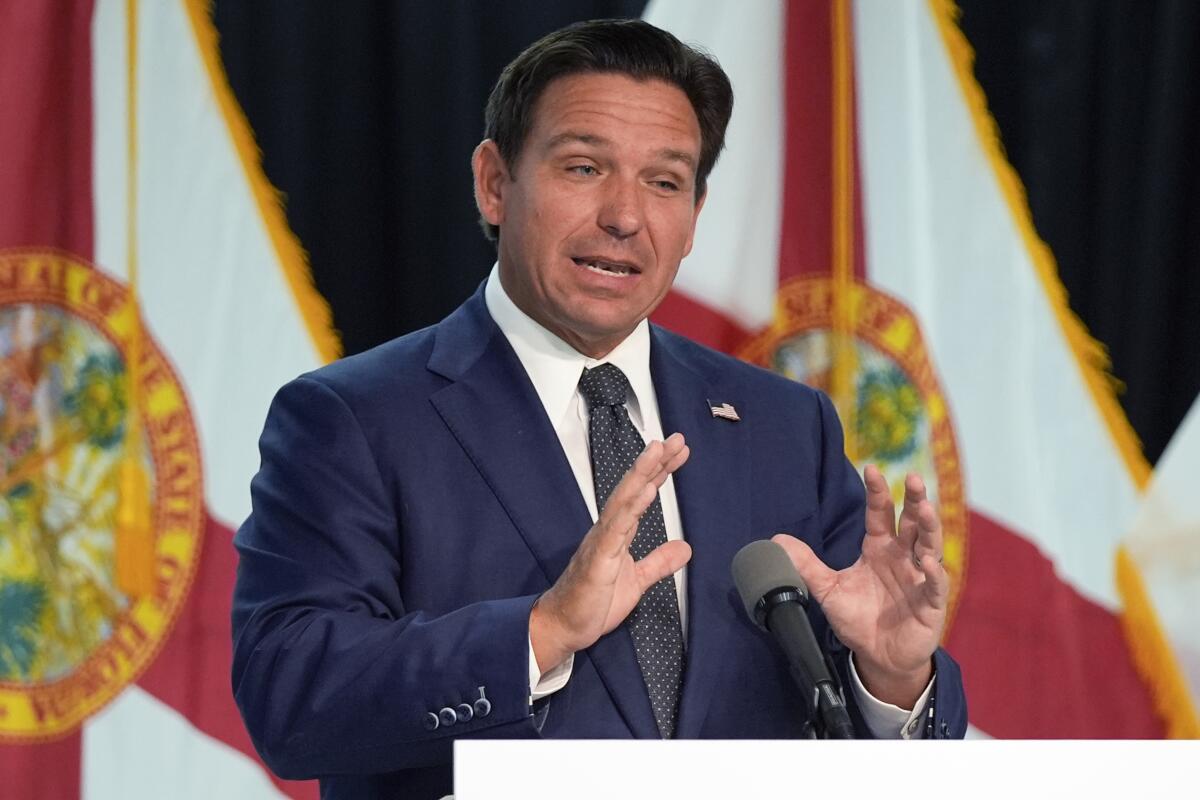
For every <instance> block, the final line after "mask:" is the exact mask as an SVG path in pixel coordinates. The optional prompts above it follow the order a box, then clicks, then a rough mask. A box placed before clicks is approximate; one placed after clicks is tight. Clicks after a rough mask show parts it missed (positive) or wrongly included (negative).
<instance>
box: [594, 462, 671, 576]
mask: <svg viewBox="0 0 1200 800" xmlns="http://www.w3.org/2000/svg"><path fill="white" fill-rule="evenodd" d="M626 477H628V476H626ZM618 488H619V487H618ZM657 496H658V490H657V489H656V488H655V486H654V484H653V483H644V482H643V483H642V484H641V488H640V489H639V490H638V491H637V492H636V493H634V492H633V491H632V490H630V491H626V492H625V493H624V496H623V497H622V498H620V500H619V501H618V499H617V491H616V489H614V490H613V493H612V497H610V498H609V500H608V502H607V503H606V504H605V506H604V510H603V511H601V512H600V519H599V520H598V521H597V523H596V527H595V529H596V530H597V531H598V532H599V536H600V541H599V548H600V551H601V552H602V553H604V554H605V555H607V556H609V557H617V556H620V555H622V554H623V553H624V552H625V551H626V550H627V549H628V548H629V543H630V542H631V541H633V537H634V535H635V534H636V533H637V526H638V520H640V519H641V517H642V514H644V513H645V512H646V509H648V508H649V507H650V504H651V503H653V502H654V498H655V497H657Z"/></svg>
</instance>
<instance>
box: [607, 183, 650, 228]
mask: <svg viewBox="0 0 1200 800" xmlns="http://www.w3.org/2000/svg"><path fill="white" fill-rule="evenodd" d="M606 183H607V185H606V186H605V190H606V193H605V197H604V202H603V204H602V205H601V207H600V214H599V216H598V217H597V219H596V224H597V225H599V226H600V227H601V228H603V229H604V231H605V232H606V233H607V234H608V235H609V236H612V237H613V238H614V239H628V238H629V237H630V236H633V235H634V234H636V233H637V232H638V231H640V230H641V229H642V225H643V223H644V209H643V208H642V196H641V192H639V191H638V186H637V182H636V181H634V180H627V179H625V178H621V177H617V176H613V177H612V178H610V180H608V181H607V182H606Z"/></svg>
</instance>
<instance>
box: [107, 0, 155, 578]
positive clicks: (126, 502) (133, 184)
mask: <svg viewBox="0 0 1200 800" xmlns="http://www.w3.org/2000/svg"><path fill="white" fill-rule="evenodd" d="M137 13H138V5H137V0H125V33H126V47H127V48H128V56H127V70H126V92H127V97H126V104H127V114H128V118H129V119H128V126H129V140H128V152H127V156H128V162H127V164H126V181H127V184H128V185H127V187H126V212H125V213H126V234H127V245H126V248H127V257H128V261H129V264H128V270H129V276H128V277H129V301H128V302H129V309H130V315H129V316H130V329H129V341H128V343H127V346H126V349H125V358H126V362H125V379H126V387H127V388H126V392H125V397H126V410H125V439H124V443H123V444H124V453H123V454H122V456H121V462H120V464H119V465H118V467H117V513H116V523H117V524H116V527H117V531H116V574H117V588H119V589H120V590H121V591H122V592H123V593H125V595H127V596H129V597H144V596H146V595H149V594H151V593H152V592H153V591H154V538H155V532H154V524H153V520H152V513H151V493H150V476H149V475H148V474H147V473H146V466H145V461H146V452H145V448H146V446H145V440H144V438H143V430H142V424H141V421H142V413H141V391H140V390H141V383H140V380H139V378H140V367H141V355H142V336H143V333H142V317H141V310H140V308H139V306H138V292H137V289H138V260H137V253H138V238H137V210H138V203H137V185H138V184H137V180H138V170H137V113H138V106H137V45H138V38H137Z"/></svg>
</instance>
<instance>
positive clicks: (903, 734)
mask: <svg viewBox="0 0 1200 800" xmlns="http://www.w3.org/2000/svg"><path fill="white" fill-rule="evenodd" d="M850 685H851V687H852V688H851V691H853V692H854V699H855V700H857V701H858V710H859V711H860V712H862V716H863V721H864V722H866V723H867V730H869V731H870V732H871V735H872V736H874V737H875V738H876V739H923V738H925V726H924V725H922V724H921V717H922V713H921V712H922V711H923V710H924V708H925V704H926V703H928V702H929V693H930V692H931V691H932V690H933V678H932V677H931V678H930V679H929V685H927V686H926V687H925V691H924V692H922V693H921V696H920V697H918V698H917V703H916V705H915V706H913V708H912V709H911V710H906V709H903V708H900V706H894V705H892V704H891V703H885V702H883V701H882V700H877V699H875V697H873V696H872V695H871V693H870V692H868V691H867V687H865V686H863V683H862V680H861V679H860V678H859V677H858V669H857V668H856V667H855V666H854V654H853V653H851V654H850Z"/></svg>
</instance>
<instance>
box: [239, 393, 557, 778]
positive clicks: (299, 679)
mask: <svg viewBox="0 0 1200 800" xmlns="http://www.w3.org/2000/svg"><path fill="white" fill-rule="evenodd" d="M259 447H260V451H261V454H262V464H261V467H260V470H259V472H258V474H257V476H256V477H255V478H254V480H253V482H252V484H251V505H252V511H251V515H250V517H249V518H248V519H247V520H246V522H245V524H244V525H242V527H241V529H240V530H239V531H238V533H237V535H236V536H235V537H234V544H235V546H236V547H237V550H238V553H239V564H238V575H237V584H236V588H235V589H234V599H233V638H234V654H233V691H234V697H235V699H236V701H237V704H238V707H239V709H240V710H241V713H242V717H243V719H244V721H245V723H246V727H247V729H248V731H249V733H250V737H251V739H252V740H253V742H254V744H255V746H256V747H257V749H258V751H259V753H260V755H261V756H262V758H263V760H264V761H265V762H266V763H267V765H268V766H269V767H270V768H271V769H272V770H273V771H275V772H276V773H277V774H278V775H280V776H281V777H285V778H297V779H300V778H310V777H315V776H321V775H331V774H347V773H365V772H372V773H373V772H384V771H392V770H399V769H405V768H410V767H417V766H427V765H431V764H437V763H445V762H448V761H449V760H450V755H451V742H452V740H453V738H456V737H460V736H472V735H486V736H488V737H490V738H504V737H527V736H536V735H537V734H536V730H535V728H534V725H533V723H532V718H531V717H530V707H529V685H528V683H529V672H528V657H529V656H528V630H529V612H530V609H531V608H532V605H533V602H534V600H535V596H527V597H515V598H511V599H498V600H491V601H485V602H478V603H475V604H472V605H467V606H464V607H462V608H459V609H456V610H454V611H452V612H451V613H447V614H444V615H442V616H437V617H431V616H429V615H427V614H425V613H423V612H422V611H421V610H420V609H408V608H405V607H404V603H403V602H402V599H401V596H400V577H401V571H402V569H403V565H402V564H401V562H400V557H399V556H400V541H401V537H402V536H403V535H404V532H403V531H402V530H400V529H399V523H398V515H397V513H396V510H395V503H396V502H397V501H398V498H396V497H394V496H392V493H390V492H389V491H388V490H387V488H386V487H385V485H384V482H383V480H382V479H381V477H380V473H379V470H378V469H377V467H376V462H375V459H374V456H373V454H372V452H371V449H370V447H369V445H368V443H367V440H366V438H365V437H364V435H363V432H362V430H361V428H360V427H359V424H358V422H357V420H356V419H355V417H354V415H353V413H352V412H351V410H350V409H349V408H348V407H347V405H346V404H345V403H344V402H343V400H342V399H341V398H340V397H339V396H338V395H337V394H336V393H335V392H334V391H333V390H332V389H331V388H329V387H328V386H326V385H325V384H323V383H321V382H319V381H317V380H315V379H312V378H299V379H297V380H296V381H293V382H292V383H290V384H288V385H287V386H285V387H284V388H283V389H282V390H280V392H279V394H278V395H277V396H276V398H275V400H274V402H273V403H272V406H271V410H270V413H269V415H268V418H267V422H266V426H265V429H264V431H263V434H262V438H261V439H260V442H259ZM481 699H486V703H481V702H478V701H480V700H481ZM443 709H450V710H452V711H453V714H450V713H449V712H446V711H443ZM435 718H436V725H435Z"/></svg>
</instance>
